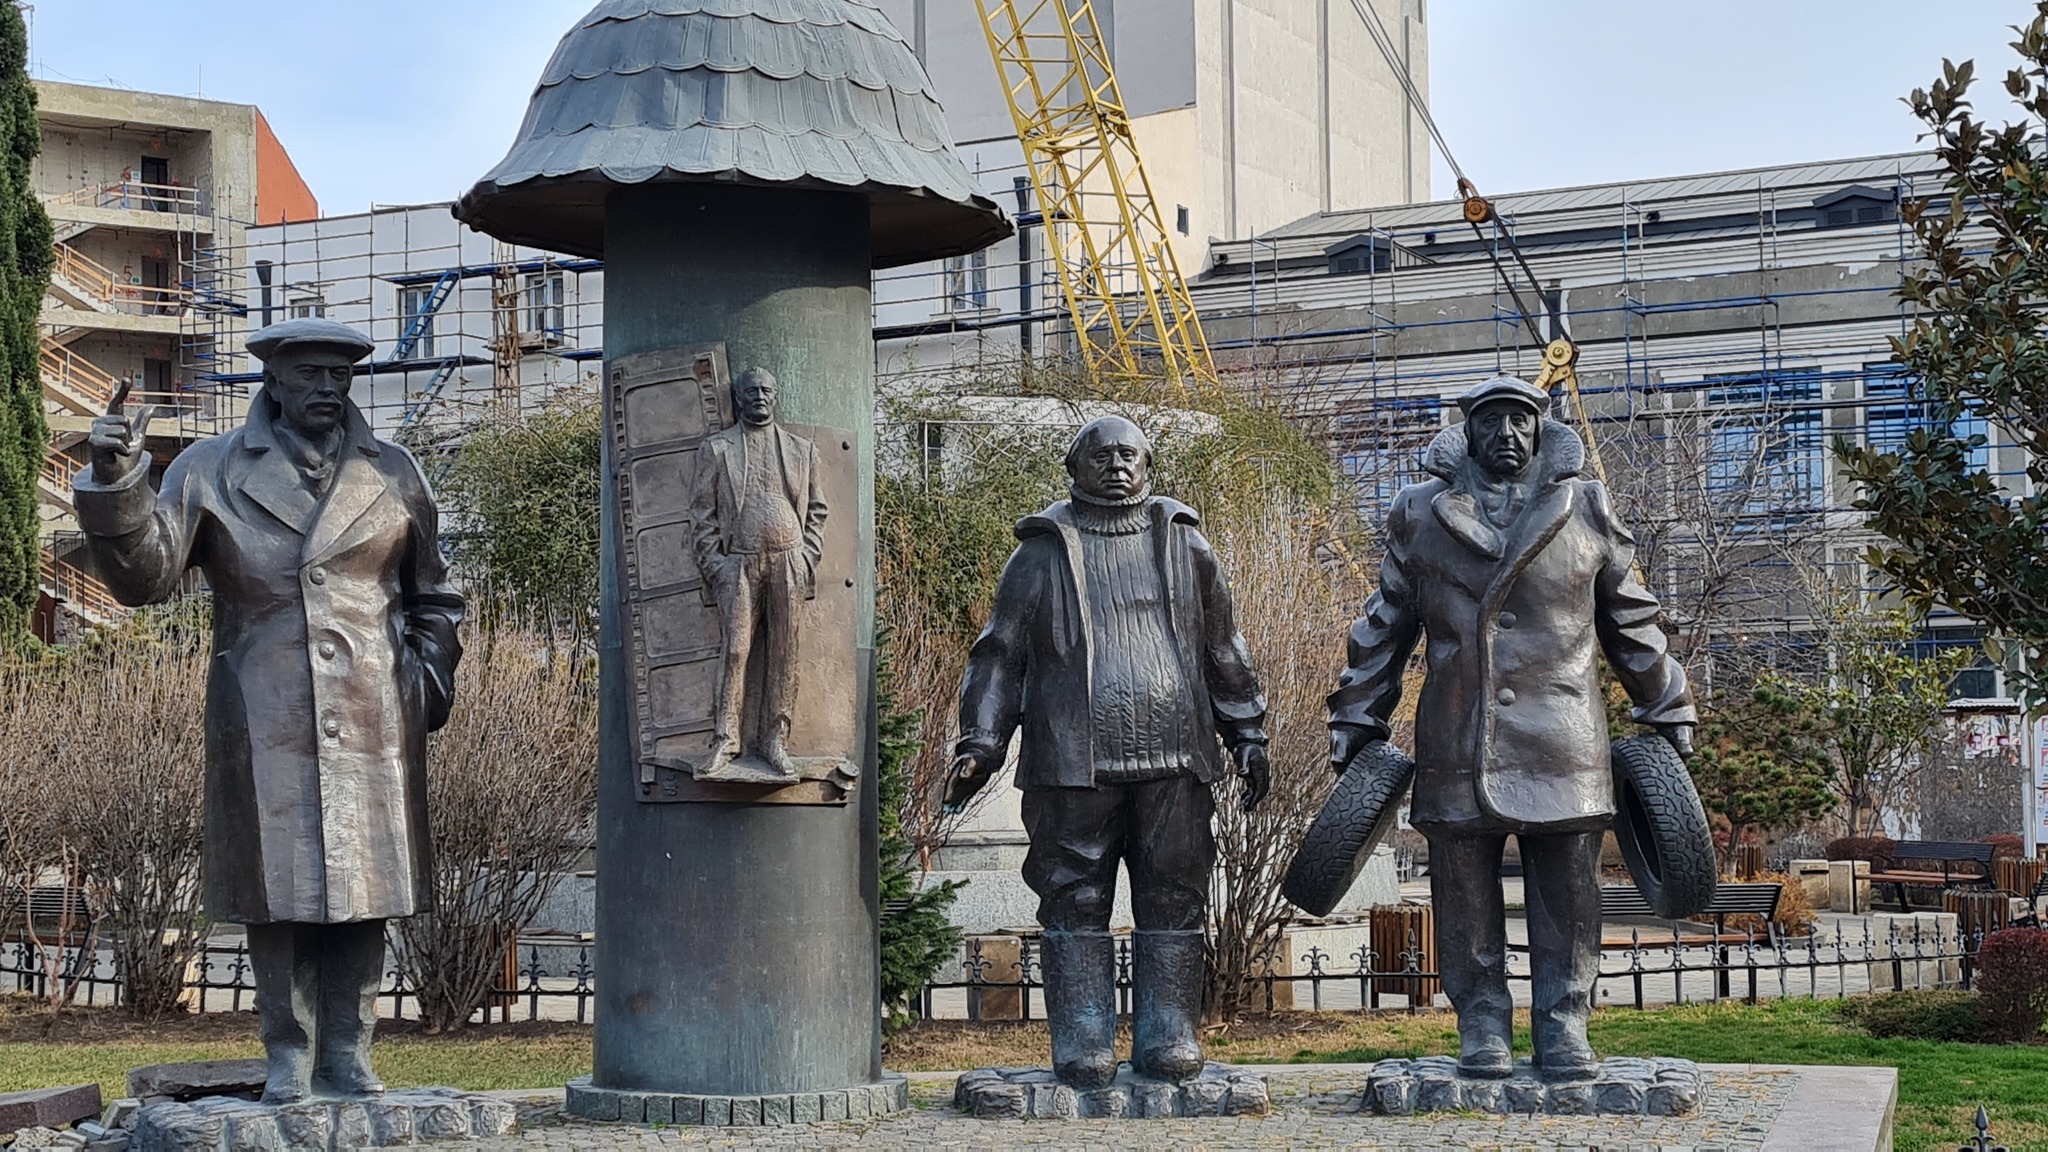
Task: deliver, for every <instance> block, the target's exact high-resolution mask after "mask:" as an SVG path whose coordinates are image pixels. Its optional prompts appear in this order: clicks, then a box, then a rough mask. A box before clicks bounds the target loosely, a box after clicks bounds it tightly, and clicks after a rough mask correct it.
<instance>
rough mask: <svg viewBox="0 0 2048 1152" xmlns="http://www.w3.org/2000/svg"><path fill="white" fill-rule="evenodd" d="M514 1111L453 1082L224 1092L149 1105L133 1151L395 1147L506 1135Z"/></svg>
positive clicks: (514, 1121)
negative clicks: (377, 1092)
mask: <svg viewBox="0 0 2048 1152" xmlns="http://www.w3.org/2000/svg"><path fill="white" fill-rule="evenodd" d="M518 1121H519V1113H518V1109H516V1108H514V1107H513V1106H512V1105H511V1104H509V1103H507V1102H506V1101H503V1100H494V1099H492V1098H490V1097H488V1096H479V1095H477V1094H475V1093H472V1092H461V1091H457V1090H456V1089H453V1088H414V1089H410V1090H408V1091H404V1092H387V1093H384V1094H383V1095H381V1096H375V1097H371V1098H370V1099H367V1100H348V1101H310V1102H307V1103H303V1104H282V1105H280V1104H263V1103H259V1102H257V1101H254V1100H240V1099H235V1098H231V1097H224V1096H209V1097H206V1098H203V1099H199V1100H193V1101H190V1102H189V1103H179V1102H175V1101H166V1102H163V1103H157V1104H151V1105H149V1106H148V1107H145V1108H144V1109H142V1111H141V1112H140V1113H138V1114H137V1115H136V1118H135V1131H134V1135H133V1137H132V1139H131V1141H130V1144H129V1148H130V1150H131V1152H230V1150H233V1149H243V1148H313V1149H337V1150H339V1149H344V1148H394V1147H399V1146H402V1145H410V1144H422V1143H425V1142H427V1141H430V1140H480V1139H489V1138H492V1137H498V1136H509V1135H511V1134H512V1133H514V1132H516V1131H517V1130H518V1127H519V1123H518Z"/></svg>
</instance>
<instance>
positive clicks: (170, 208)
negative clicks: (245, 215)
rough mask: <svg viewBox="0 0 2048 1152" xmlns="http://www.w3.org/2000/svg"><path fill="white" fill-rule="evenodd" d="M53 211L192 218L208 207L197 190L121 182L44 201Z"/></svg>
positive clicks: (91, 186)
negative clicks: (119, 211) (68, 209)
mask: <svg viewBox="0 0 2048 1152" xmlns="http://www.w3.org/2000/svg"><path fill="white" fill-rule="evenodd" d="M43 204H44V206H45V207H49V208H63V207H67V206H69V207H79V208H118V209H123V210H132V211H140V212H179V213H184V214H186V215H189V216H203V215H205V214H206V203H205V200H204V198H203V197H201V196H200V194H199V190H198V189H197V188H187V187H185V186H184V185H182V184H144V183H142V182H141V181H139V180H127V181H120V180H117V181H115V182H114V183H112V184H89V185H86V186H85V187H83V188H73V189H72V190H71V191H69V192H59V193H57V194H55V195H53V196H45V197H43Z"/></svg>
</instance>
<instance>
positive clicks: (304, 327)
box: [249, 316, 377, 360]
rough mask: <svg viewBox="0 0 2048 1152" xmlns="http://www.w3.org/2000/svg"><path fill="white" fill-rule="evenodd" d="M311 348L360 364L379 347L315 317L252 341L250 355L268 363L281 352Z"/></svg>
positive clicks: (274, 328) (265, 331) (287, 323)
mask: <svg viewBox="0 0 2048 1152" xmlns="http://www.w3.org/2000/svg"><path fill="white" fill-rule="evenodd" d="M309 346H317V347H322V348H336V349H339V350H341V351H342V352H344V353H347V355H348V357H349V359H350V360H361V359H362V358H363V357H365V356H368V355H369V354H370V353H371V351H373V350H374V349H375V348H376V347H377V345H376V344H375V343H373V342H372V341H371V340H370V338H369V337H367V336H365V335H363V334H362V333H360V332H358V331H356V330H355V329H353V328H351V327H349V326H348V325H346V324H337V323H335V322H334V321H332V320H322V319H319V318H317V317H312V316H307V317H301V318H300V319H297V320H282V321H279V322H278V323H276V324H272V325H271V326H270V327H268V328H265V329H263V330H262V331H261V332H258V333H256V334H255V335H254V336H251V337H249V351H250V352H251V353H253V354H254V355H255V357H256V358H257V359H258V360H269V359H270V358H271V357H272V356H274V355H276V354H277V352H278V351H279V350H280V349H284V348H305V347H309Z"/></svg>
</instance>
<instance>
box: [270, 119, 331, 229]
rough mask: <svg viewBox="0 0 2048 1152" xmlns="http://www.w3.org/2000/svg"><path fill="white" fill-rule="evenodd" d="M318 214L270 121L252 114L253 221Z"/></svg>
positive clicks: (308, 217)
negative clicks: (253, 160) (253, 124)
mask: <svg viewBox="0 0 2048 1152" xmlns="http://www.w3.org/2000/svg"><path fill="white" fill-rule="evenodd" d="M319 215H320V201H318V200H316V199H314V197H313V190H312V189H311V188H308V187H306V181H305V179H304V178H303V177H301V176H300V175H299V169H298V166H297V165H295V164H293V163H292V158H291V154H290V153H288V152H286V151H285V150H284V145H283V144H281V143H279V142H278V139H277V133H275V132H272V131H271V130H270V121H268V120H265V119H264V118H263V112H262V111H261V110H260V109H259V110H258V111H257V113H256V222H257V223H258V224H284V223H287V222H289V221H293V220H312V219H316V218H317V217H318V216H319Z"/></svg>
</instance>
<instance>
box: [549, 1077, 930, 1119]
mask: <svg viewBox="0 0 2048 1152" xmlns="http://www.w3.org/2000/svg"><path fill="white" fill-rule="evenodd" d="M909 1107H910V1082H909V1081H908V1080H905V1079H904V1078H903V1077H902V1076H899V1075H897V1074H895V1073H893V1072H884V1073H883V1074H882V1079H881V1080H880V1081H879V1082H878V1083H874V1084H862V1085H858V1086H856V1087H852V1088H838V1089H834V1090H832V1091H829V1092H786V1093H785V1092H777V1093H773V1094H770V1095H763V1096H703V1095H697V1094H694V1093H685V1092H628V1091H623V1090H620V1089H616V1088H599V1087H596V1086H594V1085H592V1084H591V1082H590V1077H588V1076H582V1077H578V1078H577V1079H575V1080H571V1081H569V1093H568V1100H567V1102H566V1105H565V1107H564V1109H563V1110H564V1111H566V1112H567V1113H568V1114H569V1115H571V1116H577V1117H581V1118H582V1119H585V1120H605V1121H616V1122H619V1123H624V1124H665V1125H666V1124H675V1125H684V1126H701V1127H707V1128H728V1127H729V1128H757V1127H774V1126H780V1125H784V1124H818V1123H823V1122H825V1121H828V1120H865V1119H868V1118H870V1117H876V1116H887V1115H889V1114H891V1113H894V1112H902V1111H904V1110H905V1109H908V1108H909Z"/></svg>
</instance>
